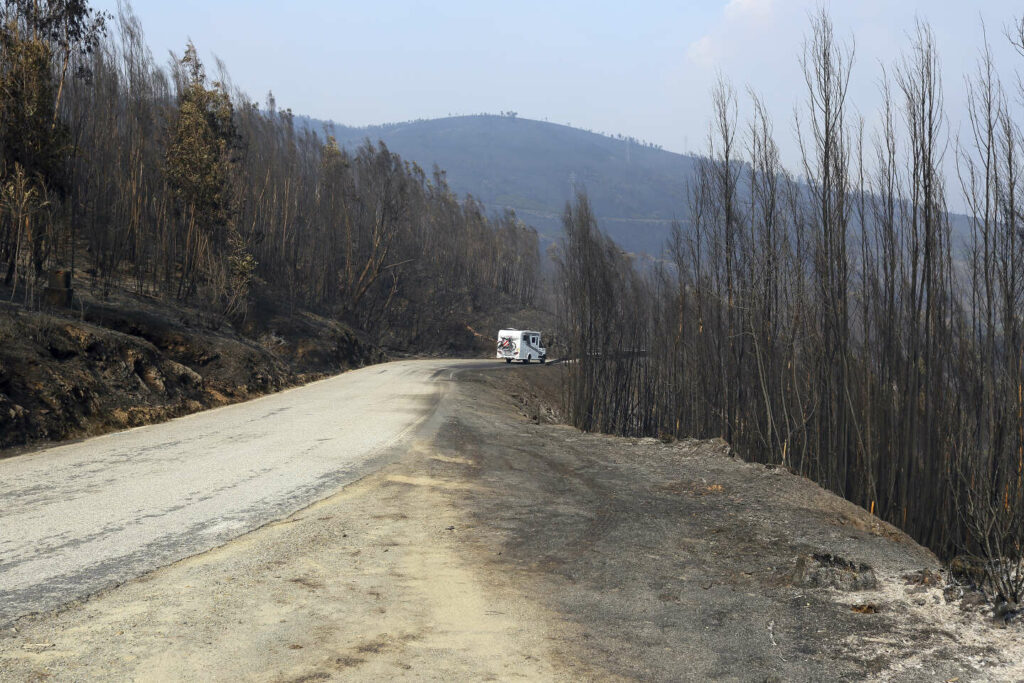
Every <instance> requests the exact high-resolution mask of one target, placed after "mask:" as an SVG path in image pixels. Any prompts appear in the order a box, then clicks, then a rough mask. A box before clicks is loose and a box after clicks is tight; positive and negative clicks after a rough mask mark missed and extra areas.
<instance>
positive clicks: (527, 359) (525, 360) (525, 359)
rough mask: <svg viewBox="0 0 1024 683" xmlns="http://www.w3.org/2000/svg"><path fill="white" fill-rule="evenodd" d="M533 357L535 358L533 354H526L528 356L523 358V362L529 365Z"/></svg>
mask: <svg viewBox="0 0 1024 683" xmlns="http://www.w3.org/2000/svg"><path fill="white" fill-rule="evenodd" d="M531 358H533V356H529V355H528V356H526V358H524V359H523V364H524V365H529V364H530V359H531Z"/></svg>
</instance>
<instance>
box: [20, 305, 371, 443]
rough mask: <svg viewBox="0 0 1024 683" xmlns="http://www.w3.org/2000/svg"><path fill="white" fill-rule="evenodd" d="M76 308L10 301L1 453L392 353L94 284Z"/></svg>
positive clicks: (352, 337)
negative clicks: (95, 294) (222, 317)
mask: <svg viewBox="0 0 1024 683" xmlns="http://www.w3.org/2000/svg"><path fill="white" fill-rule="evenodd" d="M76 306H77V307H78V308H77V310H70V309H60V310H54V311H51V312H34V311H27V310H25V309H24V308H23V307H21V306H17V305H13V304H7V303H2V304H0V449H10V447H13V446H25V445H28V444H37V445H38V443H39V442H52V441H60V440H65V439H69V438H78V437H84V436H91V435H95V434H100V433H103V432H108V431H112V430H117V429H124V428H126V427H134V426H138V425H142V424H149V423H153V422H159V421H163V420H167V419H170V418H172V417H177V416H180V415H184V414H187V413H192V412H195V411H197V410H202V409H204V408H211V407H214V406H219V405H224V404H226V403H233V402H236V401H242V400H245V399H248V398H252V397H254V396H258V395H261V394H265V393H268V392H271V391H278V390H280V389H282V388H284V387H287V386H292V385H295V384H299V383H302V382H306V381H310V380H312V379H316V378H319V377H323V376H325V375H327V374H333V373H337V372H340V371H342V370H344V369H347V368H352V367H361V366H363V365H367V364H369V363H373V362H379V361H380V360H383V358H384V355H383V353H381V352H380V350H379V349H377V348H375V347H374V346H373V345H372V344H370V343H368V342H367V341H366V340H365V339H363V338H361V337H360V336H359V335H358V334H357V333H356V332H354V331H353V330H351V329H350V328H348V327H346V326H345V325H342V324H340V323H338V322H336V321H332V320H328V319H326V318H322V317H319V316H315V315H312V314H308V313H298V314H296V315H291V316H273V315H271V316H267V317H266V318H265V319H262V320H260V321H258V323H252V324H250V325H249V329H247V330H245V332H246V333H245V334H243V333H242V331H240V330H235V329H234V328H232V327H231V326H230V325H228V324H226V323H225V322H223V321H217V320H211V319H209V318H204V317H203V316H202V315H200V314H199V313H197V312H196V311H194V310H192V309H189V308H187V307H182V306H175V305H169V304H166V303H161V302H158V301H156V300H153V299H148V298H146V297H138V296H131V295H128V294H124V293H117V294H115V295H113V296H111V297H108V298H107V299H105V300H103V301H99V300H96V299H94V298H92V297H90V296H89V295H88V294H87V293H84V292H83V293H82V295H81V296H80V297H79V298H78V299H77V300H76ZM13 452H14V451H10V450H8V451H6V452H5V451H3V450H0V457H3V456H4V455H10V454H12V453H13Z"/></svg>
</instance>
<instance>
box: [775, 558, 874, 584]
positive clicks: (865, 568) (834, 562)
mask: <svg viewBox="0 0 1024 683" xmlns="http://www.w3.org/2000/svg"><path fill="white" fill-rule="evenodd" d="M789 578H790V581H791V582H792V584H793V585H794V586H803V587H806V588H835V589H837V590H841V591H861V590H870V589H872V588H875V587H877V586H878V578H877V577H876V576H875V570H874V569H872V568H871V566H870V565H867V564H864V563H863V562H859V563H858V562H850V561H849V560H846V559H844V558H842V557H838V556H836V555H832V554H831V553H815V554H813V555H801V556H799V557H798V558H797V559H796V566H795V567H794V568H793V571H792V572H791V573H790V575H789Z"/></svg>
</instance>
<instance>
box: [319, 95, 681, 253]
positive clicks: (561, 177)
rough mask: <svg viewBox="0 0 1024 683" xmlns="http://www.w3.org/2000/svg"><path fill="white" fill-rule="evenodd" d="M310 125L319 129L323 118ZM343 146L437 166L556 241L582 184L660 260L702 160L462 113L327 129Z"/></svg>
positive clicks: (550, 126)
mask: <svg viewBox="0 0 1024 683" xmlns="http://www.w3.org/2000/svg"><path fill="white" fill-rule="evenodd" d="M303 123H304V124H305V125H307V126H309V127H310V128H311V129H313V130H316V131H322V130H323V129H324V125H323V124H322V123H320V122H316V121H311V120H305V121H303ZM328 129H329V130H331V131H333V132H334V134H335V135H336V136H337V138H338V142H339V144H340V145H342V146H344V147H347V148H348V149H355V148H357V147H358V146H359V145H361V144H363V143H364V142H365V141H366V140H368V139H369V140H372V141H374V142H376V141H381V140H382V141H384V142H385V143H386V144H387V145H388V148H389V149H391V150H393V151H395V152H397V153H399V154H401V155H402V156H403V157H404V158H406V159H412V160H415V161H417V162H418V163H420V164H421V165H423V166H424V167H425V168H430V167H432V166H433V165H434V164H437V165H439V166H440V167H441V168H443V169H445V172H446V177H447V180H448V183H449V184H450V185H451V187H452V188H453V189H454V190H456V191H457V192H459V193H468V194H472V195H473V196H474V197H475V198H476V199H478V200H479V201H480V202H482V203H483V204H484V205H485V206H487V207H488V208H489V209H491V210H498V211H501V210H504V209H506V208H511V209H514V210H515V212H516V213H517V214H518V215H519V216H521V217H523V218H524V219H525V220H526V221H527V222H529V223H530V224H531V225H534V226H536V228H537V229H538V230H539V231H540V232H541V235H542V237H544V238H547V240H550V241H555V240H557V239H559V236H560V234H561V218H560V217H561V214H562V210H563V209H564V208H565V203H566V202H567V201H569V200H571V199H572V198H573V193H574V191H575V190H576V189H583V188H585V189H586V191H587V192H588V194H589V195H590V197H591V201H592V204H593V208H594V212H595V213H596V214H597V216H598V218H599V220H600V221H601V224H602V225H603V226H604V227H605V229H606V230H607V231H608V233H609V234H610V235H611V236H612V237H613V239H615V241H616V242H618V243H619V244H620V245H621V246H622V247H623V248H624V249H626V250H627V251H631V252H645V253H647V254H651V255H654V256H657V255H660V254H661V252H662V249H663V247H664V244H665V240H666V239H667V238H668V236H669V234H670V232H671V227H672V222H673V220H680V221H684V222H685V220H686V218H687V212H688V205H687V202H686V187H687V185H688V183H689V182H690V180H691V179H692V178H693V177H694V172H695V170H696V165H697V160H696V159H695V158H694V157H688V156H684V155H681V154H675V153H672V152H667V151H665V150H663V149H660V148H658V147H656V146H654V145H651V144H645V143H642V142H640V141H638V140H634V139H631V138H626V137H622V136H617V137H612V136H607V135H599V134H596V133H592V132H589V131H584V130H580V129H578V128H571V127H569V126H565V125H560V124H555V123H548V122H546V121H534V120H530V119H523V118H519V117H517V116H516V115H515V114H514V113H507V114H505V115H502V116H498V115H478V116H456V117H450V118H444V119H434V120H427V121H410V122H407V123H399V124H392V125H386V126H370V127H367V128H349V127H345V126H339V125H331V126H328Z"/></svg>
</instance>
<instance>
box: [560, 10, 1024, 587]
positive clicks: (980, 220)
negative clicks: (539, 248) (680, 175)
mask: <svg viewBox="0 0 1024 683" xmlns="http://www.w3.org/2000/svg"><path fill="white" fill-rule="evenodd" d="M911 37H912V42H911V43H910V45H909V46H908V49H907V53H906V56H905V58H904V59H903V60H901V61H899V62H898V63H897V64H896V65H895V66H894V67H893V68H892V69H891V70H890V71H888V73H885V74H883V75H882V79H881V84H882V85H881V87H882V93H883V95H884V107H883V111H882V112H881V126H880V128H879V129H878V130H874V131H866V130H864V127H863V125H861V124H860V122H859V119H858V117H857V116H856V114H855V112H854V109H855V103H853V102H850V101H848V100H847V97H846V84H847V82H848V78H849V73H850V70H851V69H852V68H853V49H852V46H850V45H847V44H845V43H844V42H843V41H842V40H840V39H838V38H837V37H836V35H835V32H834V30H833V27H832V23H831V20H830V19H829V17H828V15H827V13H825V12H824V11H822V12H821V13H819V14H818V15H817V16H815V18H814V19H813V22H812V26H811V28H810V32H809V39H808V41H807V42H806V44H805V47H804V50H803V53H802V62H801V63H802V65H803V69H804V72H805V75H806V90H805V91H804V98H803V101H804V102H806V108H805V110H803V111H800V112H799V113H798V115H799V117H800V119H799V120H800V122H801V125H800V128H799V129H798V136H799V139H798V142H799V145H800V147H801V149H802V150H803V153H804V158H805V164H804V167H803V168H802V169H800V170H801V171H802V173H803V175H804V176H805V177H806V179H807V182H806V183H800V182H797V181H796V179H795V178H794V177H793V174H792V173H791V172H789V171H788V170H786V169H784V168H782V167H781V166H780V163H779V154H778V147H777V145H776V141H775V140H776V138H775V131H776V130H779V129H780V127H779V126H776V125H774V124H773V122H772V121H771V120H770V119H769V118H768V116H767V114H766V110H765V108H764V107H763V106H762V105H761V103H760V102H759V101H758V100H757V99H755V100H754V101H753V103H752V104H753V106H752V110H753V111H754V112H755V114H754V116H753V119H752V120H750V121H747V122H743V123H741V122H740V121H739V120H738V118H739V117H738V115H737V94H736V91H735V89H734V88H733V87H732V86H731V85H730V84H729V83H728V82H727V81H725V80H722V81H721V82H720V83H719V85H718V86H717V87H716V89H715V90H714V92H713V94H712V101H711V107H710V111H711V112H712V113H713V119H712V120H713V123H712V129H711V130H712V133H711V147H710V148H709V149H708V151H707V157H706V158H705V159H703V160H702V161H701V163H700V165H699V167H698V171H697V177H696V182H694V184H693V185H692V187H691V190H690V194H689V206H690V225H689V226H688V229H687V230H677V231H676V232H675V234H674V235H673V239H672V240H671V242H670V244H669V254H670V260H669V262H667V263H665V264H661V265H660V266H659V267H658V268H655V269H653V271H652V269H651V268H637V267H636V266H635V264H634V263H633V262H632V261H631V260H630V259H629V258H627V257H625V256H624V255H623V254H621V252H620V251H619V250H618V249H617V248H616V246H615V245H614V244H613V242H612V241H611V240H610V239H609V238H608V237H607V236H606V235H604V234H602V233H601V231H600V230H599V229H598V223H599V221H598V220H597V217H596V212H594V211H593V210H592V208H591V206H590V203H589V202H588V198H587V197H586V196H583V195H581V196H579V197H578V198H577V200H576V201H575V203H574V205H573V206H572V207H571V208H570V209H569V210H568V211H567V212H566V214H565V216H564V224H565V229H566V244H565V250H564V252H563V254H562V258H563V261H562V271H561V272H562V282H563V287H564V291H565V297H564V300H563V311H564V315H565V319H566V324H567V326H568V335H567V337H568V338H567V341H568V343H569V345H570V347H571V349H572V352H573V355H574V356H575V357H577V358H578V359H579V360H578V363H575V364H573V365H572V366H571V367H570V369H569V386H568V392H567V397H568V409H569V414H570V417H571V420H572V421H573V422H574V423H575V424H576V425H577V426H579V427H580V428H582V429H586V430H595V431H604V432H611V433H615V434H627V435H651V436H662V437H664V438H673V437H684V436H696V437H710V436H721V437H723V438H725V439H726V440H727V441H728V442H729V443H731V444H733V445H734V446H735V447H736V448H737V450H738V451H739V453H740V454H741V455H742V456H743V457H744V458H748V459H754V460H760V461H763V462H769V463H774V464H777V465H781V466H785V467H788V468H791V469H792V470H793V471H795V472H797V473H799V474H802V475H806V476H808V477H810V478H812V479H814V480H815V481H818V482H819V483H821V484H822V485H823V486H826V487H828V488H830V489H831V490H833V491H835V492H837V493H839V494H841V495H843V496H845V497H847V498H849V499H850V500H852V501H854V502H856V503H858V504H860V505H862V506H864V507H865V508H866V509H868V510H870V511H871V512H873V513H875V514H877V515H878V516H880V517H882V518H884V519H886V520H888V521H890V522H893V523H894V524H896V525H898V526H900V527H902V528H904V529H906V530H907V531H908V532H909V533H910V534H911V535H913V536H914V537H915V538H916V539H917V540H919V541H920V542H922V543H924V544H926V545H928V546H929V547H931V548H932V549H934V550H935V551H937V552H938V553H939V554H940V555H942V556H944V557H946V558H949V557H952V556H953V555H955V554H956V553H965V554H967V555H969V556H974V557H980V558H982V560H983V565H982V566H983V569H984V571H985V572H986V573H987V575H988V577H987V580H986V581H985V585H986V588H987V590H988V591H989V592H990V594H991V595H992V596H993V597H994V598H995V599H997V600H1000V601H1006V602H1007V604H1012V605H1016V604H1018V601H1020V600H1021V599H1024V455H1022V454H1024V365H1022V363H1024V315H1022V312H1024V308H1022V304H1024V299H1022V297H1024V218H1022V207H1024V181H1022V179H1024V173H1022V171H1024V167H1022V157H1021V155H1020V151H1021V149H1022V148H1024V135H1022V131H1021V128H1020V123H1019V122H1020V120H1021V119H1020V108H1019V106H1020V102H1021V99H1020V98H1021V96H1024V91H1022V90H1021V89H1020V85H1019V84H1018V83H1007V84H1003V83H1001V82H1000V80H999V77H998V71H997V69H996V65H995V64H994V63H993V61H992V58H991V56H990V55H991V51H990V50H989V49H988V47H987V46H982V51H981V57H980V60H979V63H978V65H977V69H976V71H975V72H974V73H973V74H971V77H970V81H969V82H970V100H969V102H968V108H969V112H970V122H969V123H970V126H969V129H970V135H969V136H967V137H964V138H961V139H959V140H950V139H949V137H948V128H947V126H946V122H945V118H944V117H945V114H944V111H945V105H944V102H943V96H942V88H941V83H940V81H939V78H938V67H937V65H938V60H939V55H938V52H937V50H936V47H935V42H934V38H933V35H932V33H931V31H930V29H929V28H928V26H927V25H926V24H923V23H922V24H919V25H918V26H917V27H916V30H915V31H914V32H913V33H912V34H911ZM1009 37H1010V40H1011V41H1012V42H1013V43H1014V45H1015V46H1016V48H1017V50H1018V52H1020V53H1021V55H1022V56H1024V23H1021V20H1018V23H1017V25H1016V28H1015V29H1014V30H1013V31H1012V32H1011V33H1010V35H1009ZM1015 66H1016V67H1018V68H1019V66H1020V64H1018V65H1015ZM786 127H787V126H785V125H783V126H781V128H782V129H785V128H786ZM946 153H955V154H956V155H957V157H958V167H959V169H960V177H959V178H952V179H948V178H945V177H943V174H942V168H943V166H942V158H943V154H946ZM960 192H962V193H963V198H964V201H965V202H966V204H967V205H968V206H969V207H970V215H969V216H968V233H969V234H968V238H967V246H966V251H965V252H959V253H958V246H959V245H956V244H954V240H953V238H952V234H953V232H952V229H951V221H952V217H951V213H950V212H949V210H948V201H949V197H951V196H952V193H960Z"/></svg>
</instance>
